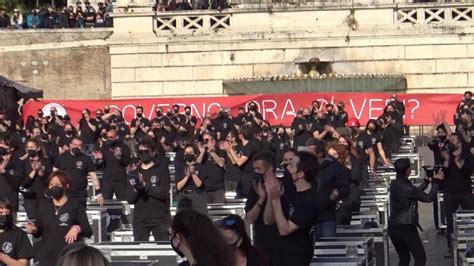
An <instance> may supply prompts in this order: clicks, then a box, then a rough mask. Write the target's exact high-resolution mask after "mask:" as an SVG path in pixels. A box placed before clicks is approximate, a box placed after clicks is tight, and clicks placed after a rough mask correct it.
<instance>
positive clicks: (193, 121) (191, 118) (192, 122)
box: [184, 106, 197, 129]
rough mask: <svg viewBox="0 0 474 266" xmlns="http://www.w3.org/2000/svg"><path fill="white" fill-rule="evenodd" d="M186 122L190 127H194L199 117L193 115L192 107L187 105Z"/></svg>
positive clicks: (185, 110)
mask: <svg viewBox="0 0 474 266" xmlns="http://www.w3.org/2000/svg"><path fill="white" fill-rule="evenodd" d="M184 119H185V120H184V123H186V124H187V125H189V127H190V128H192V129H194V128H195V127H196V124H197V119H196V117H195V116H194V115H191V107H190V106H186V107H185V108H184Z"/></svg>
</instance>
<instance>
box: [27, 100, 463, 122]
mask: <svg viewBox="0 0 474 266" xmlns="http://www.w3.org/2000/svg"><path fill="white" fill-rule="evenodd" d="M398 99H399V100H400V101H403V102H404V103H405V118H404V123H405V124H407V125H432V124H433V114H437V113H438V112H440V111H442V110H446V112H447V115H446V116H447V120H448V123H450V124H452V117H453V113H454V111H455V109H456V105H457V104H458V102H459V101H460V100H461V95H459V94H398ZM313 100H319V101H320V102H322V103H323V104H326V103H329V102H330V103H335V104H337V103H338V102H339V101H343V102H344V103H345V106H346V108H345V109H346V111H347V112H348V113H349V117H356V118H357V119H359V120H360V122H361V124H362V125H364V124H365V123H366V122H367V120H368V119H372V118H377V117H378V116H380V115H381V114H382V112H383V109H384V107H385V106H386V104H387V103H388V102H389V100H390V94H388V93H295V94H265V95H245V96H222V97H192V98H191V97H189V98H188V97H182V98H145V99H124V100H40V101H34V100H31V101H28V102H27V103H26V104H25V105H24V106H23V114H24V118H26V117H27V116H29V115H33V116H36V113H37V111H38V109H42V110H43V112H44V114H45V115H49V110H50V108H51V107H53V106H54V107H56V109H57V110H58V114H59V115H65V114H68V115H69V116H70V117H71V120H72V121H73V122H74V123H77V121H78V119H80V118H81V111H82V110H83V109H85V108H87V109H89V110H90V111H91V114H92V116H93V115H94V114H95V110H96V109H102V108H103V107H104V105H106V104H107V105H110V106H111V108H117V109H119V110H120V111H122V113H123V114H124V117H125V121H126V122H127V123H130V121H131V120H132V119H133V118H134V117H135V107H136V106H137V105H138V104H141V105H142V106H143V108H144V115H145V117H147V118H149V119H152V118H154V117H155V110H156V108H157V107H158V106H161V107H163V110H164V112H166V111H167V109H168V108H170V109H171V108H172V105H174V104H178V105H179V106H181V111H183V109H184V106H191V109H192V113H193V115H195V116H196V117H197V118H198V119H202V118H203V117H204V116H205V115H206V114H207V113H209V112H211V113H212V114H214V113H216V112H217V110H218V108H219V106H225V107H231V108H232V114H233V115H235V114H236V113H237V108H239V107H241V106H243V107H246V106H247V104H248V103H249V102H250V101H255V102H256V103H257V104H258V107H259V110H260V112H261V113H262V115H263V117H264V118H265V119H266V120H268V121H269V122H270V123H271V124H272V125H279V124H283V125H285V126H289V125H291V122H292V121H293V119H294V117H295V116H296V112H297V111H298V109H300V108H303V107H310V106H311V102H312V101H313Z"/></svg>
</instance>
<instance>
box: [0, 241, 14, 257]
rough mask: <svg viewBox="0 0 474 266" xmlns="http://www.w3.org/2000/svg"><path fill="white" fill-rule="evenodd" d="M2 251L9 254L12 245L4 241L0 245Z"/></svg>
mask: <svg viewBox="0 0 474 266" xmlns="http://www.w3.org/2000/svg"><path fill="white" fill-rule="evenodd" d="M2 251H3V253H5V254H10V253H11V252H12V251H13V245H12V243H10V242H5V243H3V245H2Z"/></svg>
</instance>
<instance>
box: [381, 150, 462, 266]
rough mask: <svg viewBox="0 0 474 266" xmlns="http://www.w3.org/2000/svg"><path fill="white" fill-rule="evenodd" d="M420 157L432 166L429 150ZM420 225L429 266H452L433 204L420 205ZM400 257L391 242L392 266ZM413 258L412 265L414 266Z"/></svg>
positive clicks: (396, 263)
mask: <svg viewBox="0 0 474 266" xmlns="http://www.w3.org/2000/svg"><path fill="white" fill-rule="evenodd" d="M419 152H420V157H421V159H424V160H425V165H429V164H432V158H431V156H432V155H431V153H430V152H429V151H427V149H424V148H420V149H419ZM418 211H419V214H420V225H421V227H422V228H423V230H424V231H423V232H420V237H421V240H422V241H423V243H424V246H425V251H426V256H427V258H428V261H427V263H426V265H427V266H432V265H435V266H450V265H453V264H452V260H451V259H445V258H444V254H445V253H446V252H447V250H448V246H447V244H446V235H437V234H436V230H435V228H434V223H433V205H432V204H431V203H419V210H418ZM398 262H399V260H398V255H397V253H396V252H395V249H394V248H393V246H392V243H391V242H390V266H396V265H398ZM413 264H414V263H413V258H412V261H411V265H413Z"/></svg>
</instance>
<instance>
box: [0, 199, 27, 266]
mask: <svg viewBox="0 0 474 266" xmlns="http://www.w3.org/2000/svg"><path fill="white" fill-rule="evenodd" d="M13 213H14V211H13V208H12V205H11V204H10V202H9V201H8V199H6V198H3V197H0V247H1V250H0V265H18V266H26V265H28V263H29V260H30V259H31V258H33V257H34V250H33V247H32V246H31V243H30V240H29V239H28V235H27V234H26V233H25V232H23V230H21V229H20V228H18V227H16V226H15V219H14V218H13Z"/></svg>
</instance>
